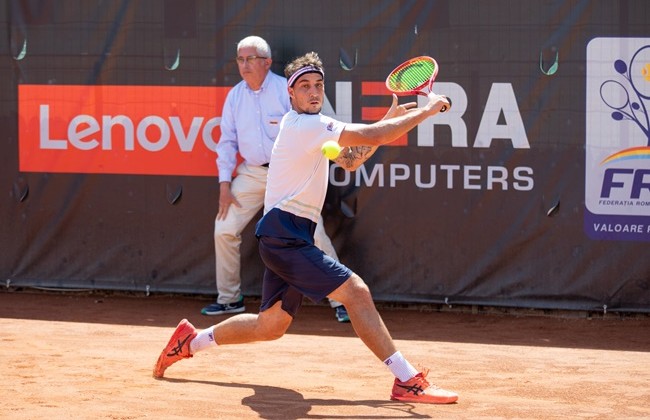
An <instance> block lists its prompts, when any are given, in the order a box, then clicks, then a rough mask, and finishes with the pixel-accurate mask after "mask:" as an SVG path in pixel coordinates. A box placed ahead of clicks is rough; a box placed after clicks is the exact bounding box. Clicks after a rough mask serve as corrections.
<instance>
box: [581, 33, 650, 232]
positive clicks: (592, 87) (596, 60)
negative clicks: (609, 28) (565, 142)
mask: <svg viewBox="0 0 650 420" xmlns="http://www.w3.org/2000/svg"><path fill="white" fill-rule="evenodd" d="M586 92H587V98H586V104H587V113H586V123H587V127H586V137H587V138H586V148H585V150H586V165H585V166H586V174H585V175H586V176H585V206H586V209H585V231H586V233H587V234H588V235H589V237H591V238H593V239H609V240H622V241H630V240H632V241H650V118H649V114H650V108H649V107H650V38H595V39H593V40H592V41H591V42H589V45H588V46H587V89H586Z"/></svg>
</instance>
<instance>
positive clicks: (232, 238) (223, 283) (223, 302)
mask: <svg viewBox="0 0 650 420" xmlns="http://www.w3.org/2000/svg"><path fill="white" fill-rule="evenodd" d="M267 171H268V170H267V169H266V168H261V167H254V166H249V165H247V164H246V163H242V164H241V165H239V167H238V168H237V176H236V177H235V178H234V179H233V181H232V184H231V191H232V193H233V195H234V196H235V198H236V199H237V201H238V202H239V204H240V205H241V207H237V206H235V205H232V206H230V208H229V210H228V214H227V216H226V218H225V219H224V220H216V218H215V222H214V249H215V273H216V283H217V292H218V297H217V302H216V303H215V304H211V305H208V306H206V307H205V308H203V310H202V311H201V313H203V314H204V315H220V314H223V313H235V312H243V311H244V309H245V308H244V305H243V302H241V299H242V296H241V254H240V247H241V242H242V239H241V233H242V231H243V230H244V228H245V227H246V226H247V225H248V223H250V221H251V219H252V218H253V217H254V216H255V215H256V214H257V212H258V211H259V210H260V209H261V208H262V205H263V204H264V191H265V188H266V175H267Z"/></svg>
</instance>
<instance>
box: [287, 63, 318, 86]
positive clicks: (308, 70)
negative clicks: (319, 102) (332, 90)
mask: <svg viewBox="0 0 650 420" xmlns="http://www.w3.org/2000/svg"><path fill="white" fill-rule="evenodd" d="M305 73H319V74H320V75H321V76H322V77H323V79H324V78H325V72H323V69H321V68H320V67H316V66H312V65H309V66H305V67H301V68H299V69H298V70H296V72H295V73H294V74H292V75H291V77H289V81H288V82H287V84H288V85H289V87H293V85H294V84H295V83H296V80H298V78H299V77H300V76H302V75H303V74H305Z"/></svg>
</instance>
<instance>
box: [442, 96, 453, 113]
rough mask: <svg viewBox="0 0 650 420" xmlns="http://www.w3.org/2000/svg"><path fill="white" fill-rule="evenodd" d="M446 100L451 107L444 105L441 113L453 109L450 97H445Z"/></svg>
mask: <svg viewBox="0 0 650 420" xmlns="http://www.w3.org/2000/svg"><path fill="white" fill-rule="evenodd" d="M445 99H447V102H449V106H447V105H443V106H442V108H440V112H445V111H446V110H448V109H449V108H451V98H450V97H449V96H445Z"/></svg>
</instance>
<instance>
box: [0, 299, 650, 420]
mask: <svg viewBox="0 0 650 420" xmlns="http://www.w3.org/2000/svg"><path fill="white" fill-rule="evenodd" d="M207 302H208V300H207V299H206V298H205V297H187V296H180V297H170V296H149V297H133V296H125V295H115V294H104V295H101V294H97V293H91V294H58V293H33V292H26V291H3V292H0V346H1V347H0V348H1V349H2V356H1V362H0V378H1V380H0V418H2V419H220V418H223V419H247V418H262V419H278V420H280V419H282V420H287V419H421V418H446V419H511V418H517V419H564V418H566V419H637V418H638V419H642V418H650V317H649V316H647V315H636V316H628V317H620V316H619V315H616V314H611V313H608V314H607V315H605V316H603V315H602V314H599V315H594V316H593V318H591V319H590V318H587V317H586V314H583V315H582V316H581V317H579V316H577V315H573V316H572V315H566V314H565V315H564V316H563V317H558V316H532V315H530V314H526V315H525V316H522V315H521V314H520V316H515V315H511V314H509V315H504V314H495V313H494V312H495V311H490V312H492V313H491V314H490V313H487V314H486V313H476V314H473V313H471V311H460V310H445V311H423V310H421V309H422V308H420V310H412V309H409V310H407V309H395V308H387V307H380V313H381V314H382V316H383V317H384V320H385V322H386V324H387V326H388V328H389V330H390V331H391V333H392V335H393V338H394V339H395V341H396V343H397V346H398V348H399V349H400V350H401V351H402V353H403V354H404V355H405V356H406V357H407V358H408V359H409V360H410V361H411V362H412V363H413V364H414V365H423V366H427V367H429V368H430V369H431V373H430V375H429V378H430V380H431V381H432V382H435V383H437V384H438V385H440V386H442V387H443V388H447V389H450V390H453V391H456V392H458V394H459V395H460V398H459V401H458V403H456V404H451V405H444V406H443V405H423V404H406V403H398V402H394V401H390V400H389V398H388V395H389V392H390V388H391V384H392V380H393V379H392V375H391V373H390V371H388V369H387V368H386V367H385V366H383V364H382V363H381V362H380V361H378V360H376V359H375V358H374V356H373V355H372V354H371V353H370V351H369V350H367V349H366V347H364V346H363V344H362V343H361V341H360V340H359V339H358V338H357V337H356V336H355V335H354V332H353V330H352V327H351V325H350V324H339V323H337V322H336V321H335V320H334V313H333V311H332V309H331V308H329V307H328V306H326V305H323V306H318V305H310V306H303V308H302V309H301V310H300V312H299V314H298V316H297V318H296V319H295V321H294V323H293V324H292V326H291V327H290V329H289V331H288V333H287V334H286V335H285V336H284V337H282V338H281V339H279V340H277V341H273V342H266V343H254V344H248V345H233V346H223V347H220V348H216V349H211V350H208V351H204V352H201V353H198V354H197V355H196V356H195V357H194V358H192V359H188V360H182V361H180V362H179V363H177V364H175V365H173V366H172V367H170V368H169V369H168V370H167V372H166V378H165V379H163V380H155V379H153V378H152V376H151V372H152V367H153V365H154V362H155V361H156V358H157V357H158V354H159V353H160V351H161V349H162V348H163V346H164V345H165V343H166V342H167V340H168V339H169V336H170V335H171V333H172V331H173V329H174V327H175V326H176V324H177V323H178V321H179V320H180V319H181V318H184V317H186V318H188V319H189V320H190V321H191V322H192V323H194V325H195V326H196V327H197V328H206V327H208V326H210V325H212V324H213V323H216V322H218V321H219V320H222V319H224V317H207V316H203V315H200V310H201V308H202V307H203V306H204V305H205V304H206V303H207ZM246 303H247V311H248V312H253V313H255V312H256V311H257V306H258V301H256V300H254V299H247V300H246Z"/></svg>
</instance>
